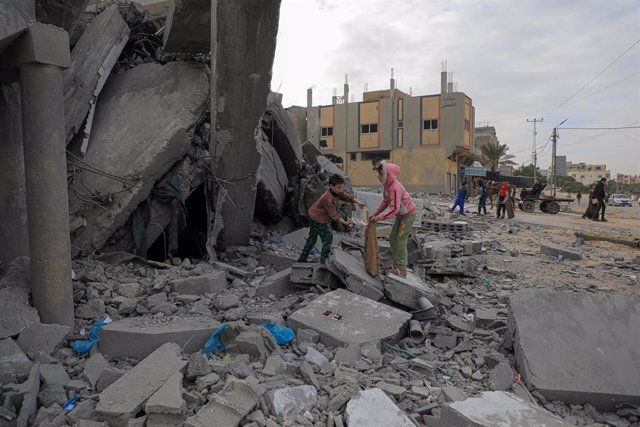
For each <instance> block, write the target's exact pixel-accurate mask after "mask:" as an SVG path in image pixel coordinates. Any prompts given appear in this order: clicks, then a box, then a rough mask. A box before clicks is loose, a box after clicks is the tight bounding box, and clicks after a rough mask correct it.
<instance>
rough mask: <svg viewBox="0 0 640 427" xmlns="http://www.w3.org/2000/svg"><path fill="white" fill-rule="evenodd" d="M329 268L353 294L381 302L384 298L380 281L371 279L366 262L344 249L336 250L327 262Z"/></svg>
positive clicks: (374, 278) (375, 278)
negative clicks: (365, 265)
mask: <svg viewBox="0 0 640 427" xmlns="http://www.w3.org/2000/svg"><path fill="white" fill-rule="evenodd" d="M327 268H328V269H329V271H331V272H332V273H333V274H335V275H336V276H338V278H339V279H340V280H341V281H342V283H344V285H345V287H346V288H347V289H349V290H350V291H351V292H354V293H356V294H358V295H362V296H365V297H367V298H370V299H372V300H374V301H379V300H380V299H381V298H382V297H383V296H384V286H383V284H382V282H381V281H380V279H378V278H377V277H371V276H370V275H369V273H367V270H366V269H365V267H364V262H363V261H362V260H359V259H358V258H356V257H354V256H352V255H350V254H349V253H348V252H346V251H343V250H342V249H338V248H335V249H334V250H333V252H332V253H331V256H329V259H328V260H327Z"/></svg>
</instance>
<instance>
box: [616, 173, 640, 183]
mask: <svg viewBox="0 0 640 427" xmlns="http://www.w3.org/2000/svg"><path fill="white" fill-rule="evenodd" d="M616 182H617V183H618V184H627V185H637V184H640V175H624V174H621V173H619V174H618V176H617V177H616Z"/></svg>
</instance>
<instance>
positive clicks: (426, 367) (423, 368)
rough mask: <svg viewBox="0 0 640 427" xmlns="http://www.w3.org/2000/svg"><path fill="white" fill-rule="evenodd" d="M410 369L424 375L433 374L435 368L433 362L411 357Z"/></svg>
mask: <svg viewBox="0 0 640 427" xmlns="http://www.w3.org/2000/svg"><path fill="white" fill-rule="evenodd" d="M410 366H411V369H413V370H414V371H418V372H420V373H422V374H424V375H427V376H431V375H433V374H435V371H436V368H435V366H434V365H433V363H430V362H427V361H426V360H423V359H420V358H417V357H416V358H413V359H411V361H410Z"/></svg>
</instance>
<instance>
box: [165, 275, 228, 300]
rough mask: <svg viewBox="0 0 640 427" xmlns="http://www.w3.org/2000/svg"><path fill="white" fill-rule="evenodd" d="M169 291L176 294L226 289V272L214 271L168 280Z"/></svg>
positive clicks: (196, 293)
mask: <svg viewBox="0 0 640 427" xmlns="http://www.w3.org/2000/svg"><path fill="white" fill-rule="evenodd" d="M169 286H170V287H171V291H172V292H175V293H177V294H186V295H204V294H207V293H217V292H222V291H224V290H225V289H227V273H225V272H224V271H214V272H212V273H208V274H204V275H202V276H192V277H186V278H184V279H176V280H173V281H171V282H169Z"/></svg>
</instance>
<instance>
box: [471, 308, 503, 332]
mask: <svg viewBox="0 0 640 427" xmlns="http://www.w3.org/2000/svg"><path fill="white" fill-rule="evenodd" d="M496 320H498V313H497V312H496V310H495V309H493V308H488V309H484V308H479V309H477V310H476V312H475V316H474V321H475V325H476V327H477V328H486V327H488V326H491V324H492V323H493V322H495V321H496Z"/></svg>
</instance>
